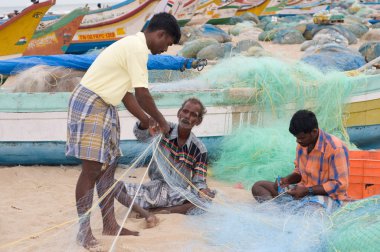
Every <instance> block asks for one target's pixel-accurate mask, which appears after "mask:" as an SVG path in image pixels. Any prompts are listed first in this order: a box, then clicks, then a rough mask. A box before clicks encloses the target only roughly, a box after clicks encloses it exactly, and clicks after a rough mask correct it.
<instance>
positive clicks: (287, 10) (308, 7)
mask: <svg viewBox="0 0 380 252" xmlns="http://www.w3.org/2000/svg"><path fill="white" fill-rule="evenodd" d="M329 8H330V6H329V4H328V3H327V1H325V0H322V1H321V0H312V1H306V0H303V1H300V2H298V1H297V2H295V1H293V5H289V2H288V3H287V4H286V5H285V6H284V7H283V8H282V9H281V10H278V11H277V12H276V15H277V16H294V15H313V14H315V13H317V12H321V11H324V10H328V9H329Z"/></svg>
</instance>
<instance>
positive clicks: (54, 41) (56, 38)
mask: <svg viewBox="0 0 380 252" xmlns="http://www.w3.org/2000/svg"><path fill="white" fill-rule="evenodd" d="M87 12H88V9H86V8H79V9H76V10H73V11H72V12H70V13H69V14H67V15H65V16H63V17H61V18H60V19H59V20H57V21H56V22H54V23H52V24H50V25H49V26H47V27H43V28H41V29H39V30H37V31H36V32H35V33H34V35H33V38H32V40H31V41H30V42H29V44H28V48H27V49H26V50H25V51H24V53H23V55H52V54H63V53H65V52H66V50H67V48H68V46H69V45H70V43H71V40H72V38H73V37H74V34H75V33H76V31H77V29H78V28H79V25H80V23H81V22H82V19H83V17H84V15H85V14H86V13H87Z"/></svg>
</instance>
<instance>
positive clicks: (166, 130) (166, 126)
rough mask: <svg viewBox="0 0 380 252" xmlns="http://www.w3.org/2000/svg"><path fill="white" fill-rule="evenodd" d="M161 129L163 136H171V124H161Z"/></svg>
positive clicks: (165, 122) (164, 122)
mask: <svg viewBox="0 0 380 252" xmlns="http://www.w3.org/2000/svg"><path fill="white" fill-rule="evenodd" d="M159 127H160V131H161V132H162V134H164V135H165V136H167V135H169V132H170V127H169V124H168V122H167V121H163V122H161V123H160V124H159Z"/></svg>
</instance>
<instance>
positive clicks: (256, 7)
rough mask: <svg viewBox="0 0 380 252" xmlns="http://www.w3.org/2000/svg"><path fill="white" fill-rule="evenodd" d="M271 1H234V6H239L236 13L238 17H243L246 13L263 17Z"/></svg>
mask: <svg viewBox="0 0 380 252" xmlns="http://www.w3.org/2000/svg"><path fill="white" fill-rule="evenodd" d="M270 2H271V0H238V1H234V4H237V5H238V6H239V9H238V10H237V12H236V15H237V16H241V15H243V14H244V13H246V12H250V13H252V14H255V15H256V16H261V14H262V13H263V11H264V10H265V8H266V7H267V6H268V5H269V3H270Z"/></svg>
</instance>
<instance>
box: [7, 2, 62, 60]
mask: <svg viewBox="0 0 380 252" xmlns="http://www.w3.org/2000/svg"><path fill="white" fill-rule="evenodd" d="M54 4H55V0H49V1H46V2H42V3H38V4H33V5H31V6H29V7H28V8H26V9H24V10H23V11H21V13H20V14H18V15H16V16H14V17H12V18H11V19H9V20H8V21H7V22H5V23H3V24H0V41H1V46H0V56H8V57H9V56H10V55H19V54H22V53H23V52H24V51H25V49H26V48H27V46H28V43H29V42H30V40H31V38H32V36H33V34H34V31H35V30H36V28H37V26H38V24H39V23H40V21H41V19H42V17H43V16H44V15H45V13H46V12H47V11H48V10H49V8H50V7H51V6H53V5H54Z"/></svg>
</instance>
